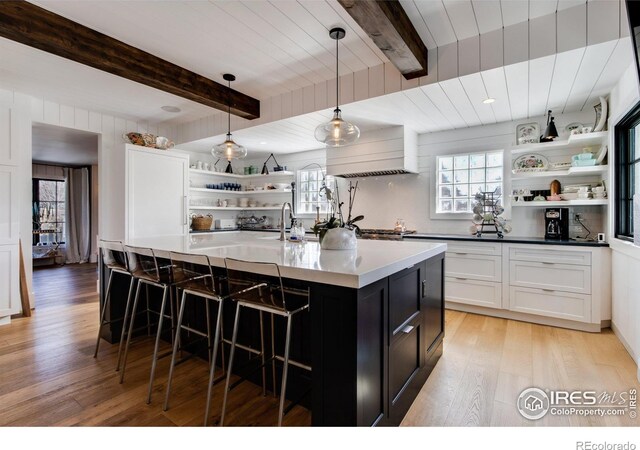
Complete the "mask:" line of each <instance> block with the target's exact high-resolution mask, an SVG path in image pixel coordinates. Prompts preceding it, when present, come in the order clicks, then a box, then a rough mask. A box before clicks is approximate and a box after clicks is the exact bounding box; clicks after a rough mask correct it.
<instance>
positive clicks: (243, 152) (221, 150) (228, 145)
mask: <svg viewBox="0 0 640 450" xmlns="http://www.w3.org/2000/svg"><path fill="white" fill-rule="evenodd" d="M222 78H224V79H225V80H226V81H227V82H228V83H229V90H231V82H232V81H235V80H236V77H235V76H234V75H232V74H230V73H225V74H224V75H223V76H222ZM227 102H228V104H227V139H226V140H225V141H224V142H223V143H222V144H218V145H215V146H214V147H213V148H212V149H211V154H212V155H213V156H214V157H215V158H218V159H226V160H227V161H228V164H227V169H226V170H225V172H226V173H233V168H232V167H231V160H232V159H242V158H244V157H245V156H247V149H246V148H245V147H243V146H242V145H238V144H236V143H235V142H234V141H233V138H232V137H231V99H230V98H229V99H227ZM216 162H217V161H216Z"/></svg>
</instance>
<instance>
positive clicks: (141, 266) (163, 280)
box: [120, 245, 175, 403]
mask: <svg viewBox="0 0 640 450" xmlns="http://www.w3.org/2000/svg"><path fill="white" fill-rule="evenodd" d="M124 248H125V251H126V253H127V258H128V260H129V269H130V271H131V274H132V275H133V277H135V279H137V280H138V287H137V288H136V295H135V297H134V300H133V306H132V308H131V319H130V322H129V327H128V329H127V342H126V344H125V347H124V356H123V361H122V371H121V372H120V383H122V382H124V374H125V370H126V367H127V355H128V353H129V345H130V343H131V335H132V334H133V327H134V322H135V318H136V315H137V314H139V312H138V311H137V307H138V299H139V297H140V288H141V287H142V285H147V286H155V287H158V288H160V289H162V303H161V305H160V312H159V313H158V312H156V311H153V310H152V309H150V308H149V301H148V296H147V307H146V310H145V311H142V312H146V313H147V318H148V321H147V327H150V323H149V320H150V319H149V317H150V314H156V315H158V329H157V331H156V339H155V346H154V349H153V359H152V361H151V374H150V376H149V389H148V393H147V403H151V393H152V390H153V380H154V378H155V372H156V365H157V362H158V359H159V358H161V357H164V356H168V355H170V354H171V352H168V353H166V354H163V355H161V356H160V357H158V348H159V347H160V337H161V335H162V324H163V320H164V319H170V320H171V321H172V329H171V332H172V338H171V342H172V343H173V342H174V340H175V338H174V335H173V333H174V331H175V330H174V327H173V318H174V314H173V295H172V289H171V288H172V287H173V285H174V283H173V271H172V268H171V264H165V265H159V264H158V258H157V257H156V255H155V253H154V252H153V249H151V248H142V247H133V246H128V245H125V247H124ZM167 297H169V304H170V313H169V314H165V308H166V303H167Z"/></svg>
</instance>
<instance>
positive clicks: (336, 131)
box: [315, 27, 360, 147]
mask: <svg viewBox="0 0 640 450" xmlns="http://www.w3.org/2000/svg"><path fill="white" fill-rule="evenodd" d="M329 36H330V37H331V39H334V40H335V41H336V109H334V110H333V119H331V121H330V122H328V123H323V124H321V125H318V127H316V132H315V137H316V140H318V141H319V142H322V143H323V144H325V145H327V146H328V147H341V146H343V145H349V144H353V143H354V142H355V141H357V140H358V138H359V137H360V128H358V127H357V126H355V125H354V124H352V123H350V122H345V121H344V120H342V111H340V102H339V96H338V93H339V92H340V74H339V71H338V64H339V62H340V59H339V58H338V54H339V53H338V50H339V49H338V41H339V40H340V39H342V38H344V36H345V31H344V29H343V28H338V27H336V28H332V29H331V31H329Z"/></svg>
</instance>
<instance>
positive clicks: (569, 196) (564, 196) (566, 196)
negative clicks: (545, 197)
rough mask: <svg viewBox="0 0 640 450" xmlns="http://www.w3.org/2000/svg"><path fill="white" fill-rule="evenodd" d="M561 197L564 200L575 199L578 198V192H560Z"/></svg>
mask: <svg viewBox="0 0 640 450" xmlns="http://www.w3.org/2000/svg"><path fill="white" fill-rule="evenodd" d="M560 198H561V199H562V200H575V199H577V198H578V193H577V192H567V193H565V194H560Z"/></svg>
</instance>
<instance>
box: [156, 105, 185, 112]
mask: <svg viewBox="0 0 640 450" xmlns="http://www.w3.org/2000/svg"><path fill="white" fill-rule="evenodd" d="M160 109H162V110H163V111H166V112H170V113H179V112H180V111H182V110H181V109H180V108H178V107H177V106H171V105H165V106H162V107H161V108H160Z"/></svg>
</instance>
